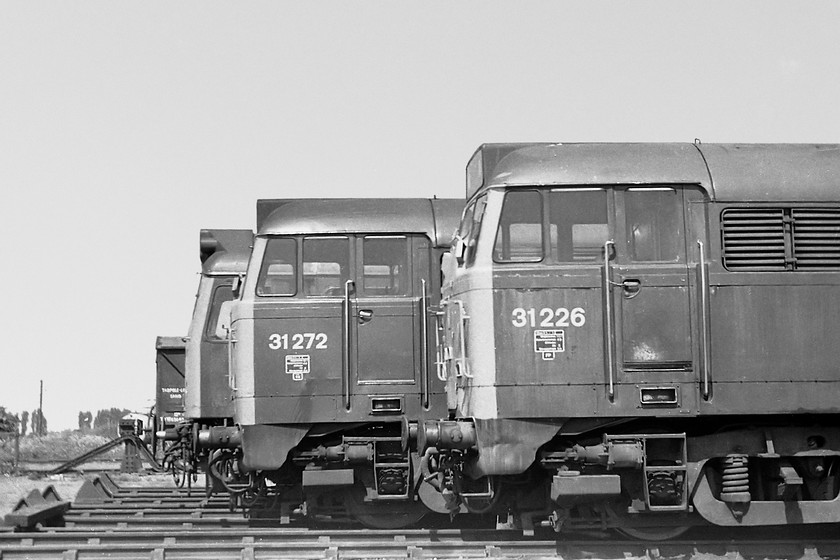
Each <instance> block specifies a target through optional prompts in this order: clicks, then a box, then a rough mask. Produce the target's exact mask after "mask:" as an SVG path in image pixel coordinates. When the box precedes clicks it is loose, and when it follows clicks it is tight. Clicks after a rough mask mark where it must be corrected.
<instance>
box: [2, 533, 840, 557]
mask: <svg viewBox="0 0 840 560" xmlns="http://www.w3.org/2000/svg"><path fill="white" fill-rule="evenodd" d="M0 551H2V556H0V557H2V558H3V559H4V560H8V559H16V558H28V559H33V560H37V559H41V558H62V559H75V560H81V559H85V558H102V557H103V555H106V557H108V558H150V559H153V560H159V559H164V558H166V559H180V558H208V559H217V558H238V559H242V558H244V559H249V558H255V559H256V558H298V559H303V558H329V559H341V558H345V559H350V558H353V559H357V558H358V559H362V558H364V559H373V558H388V559H390V558H415V559H419V558H437V559H449V558H488V557H489V558H516V559H536V558H543V559H545V558H563V559H567V558H574V559H580V558H598V559H605V560H606V559H621V560H629V559H636V558H639V559H641V558H645V559H656V558H663V559H664V558H674V559H680V560H712V559H717V558H720V559H726V560H732V559H735V558H774V559H776V558H778V559H782V558H784V559H791V560H799V559H807V560H818V559H834V558H838V557H840V539H838V538H834V539H824V540H821V541H811V542H800V541H791V540H776V541H773V540H771V541H768V540H760V541H753V540H751V541H739V542H723V543H722V542H720V540H717V539H713V540H679V541H673V542H670V541H669V542H667V543H656V544H651V543H641V542H639V541H627V540H597V539H585V540H581V539H579V538H573V539H568V540H565V539H561V540H553V539H540V538H523V537H522V536H521V535H519V534H518V533H513V532H499V531H489V530H486V531H468V530H458V529H449V530H433V531H429V530H403V531H372V530H349V531H348V530H342V531H338V530H329V531H316V530H308V529H253V528H246V529H230V528H227V529H216V530H213V531H207V530H202V529H182V530H165V531H145V530H122V531H113V530H109V531H100V530H88V531H72V532H67V531H48V532H42V533H34V534H19V533H12V534H0Z"/></svg>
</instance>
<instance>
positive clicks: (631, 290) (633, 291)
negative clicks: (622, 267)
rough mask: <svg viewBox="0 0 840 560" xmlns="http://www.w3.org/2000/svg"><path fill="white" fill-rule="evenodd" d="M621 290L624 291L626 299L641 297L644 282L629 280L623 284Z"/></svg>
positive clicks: (634, 279)
mask: <svg viewBox="0 0 840 560" xmlns="http://www.w3.org/2000/svg"><path fill="white" fill-rule="evenodd" d="M621 288H622V289H623V290H624V297H625V298H626V299H631V298H634V297H636V296H637V295H639V292H640V291H641V289H642V281H641V280H638V279H636V278H627V279H626V280H623V281H622V282H621Z"/></svg>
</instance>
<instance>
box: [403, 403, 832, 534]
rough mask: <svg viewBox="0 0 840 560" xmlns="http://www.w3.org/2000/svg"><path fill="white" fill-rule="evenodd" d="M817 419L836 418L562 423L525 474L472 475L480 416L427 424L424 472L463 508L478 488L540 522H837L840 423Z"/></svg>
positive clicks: (524, 520)
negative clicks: (593, 425) (569, 426)
mask: <svg viewBox="0 0 840 560" xmlns="http://www.w3.org/2000/svg"><path fill="white" fill-rule="evenodd" d="M753 420H754V419H753ZM819 420H825V421H828V422H830V421H831V419H830V418H814V417H794V418H791V419H787V425H785V424H784V423H783V422H785V420H784V419H780V418H768V419H767V420H766V422H765V423H763V425H760V426H757V427H756V426H749V427H740V426H739V423H738V421H739V419H729V422H726V423H724V422H723V421H722V420H720V419H714V420H712V419H709V420H707V422H708V425H707V426H701V425H700V424H698V423H696V422H694V423H692V422H690V421H687V422H683V423H682V424H681V426H682V427H685V428H689V429H691V431H690V432H689V435H687V434H686V433H685V432H683V433H668V434H663V433H655V432H654V433H651V432H635V431H634V430H633V428H634V427H635V428H644V427H645V426H644V425H642V424H640V423H639V422H635V423H633V422H632V421H631V422H628V423H627V424H625V425H623V426H621V429H620V430H619V429H618V427H616V428H615V429H616V432H613V433H609V434H608V433H605V432H600V433H589V434H577V435H574V434H568V433H567V432H564V430H562V429H561V430H559V432H558V434H557V436H555V437H554V438H552V439H551V441H548V442H546V443H545V445H543V446H542V447H541V448H540V449H539V451H538V452H537V454H536V456H537V462H536V463H535V464H534V465H532V466H531V467H529V469H528V470H527V471H526V472H523V473H516V474H514V473H511V474H508V475H504V476H484V477H481V478H478V479H475V478H470V477H469V475H468V474H467V473H469V472H470V465H471V464H475V463H476V462H477V459H478V457H479V456H480V455H481V454H482V453H483V452H484V450H485V448H484V445H483V444H482V439H483V438H482V434H481V433H480V431H481V429H480V426H481V423H480V422H479V423H474V421H473V420H471V419H461V420H457V421H445V422H426V423H425V424H424V426H423V427H422V429H421V434H420V438H419V439H420V442H421V444H420V445H421V448H422V447H425V448H426V452H425V455H424V459H425V460H426V461H427V462H429V463H431V464H433V465H435V466H436V468H437V472H436V473H435V475H436V476H435V478H434V479H431V477H429V476H424V479H425V480H427V481H429V480H432V484H433V485H434V486H435V487H436V488H437V489H438V490H439V491H440V492H441V493H442V494H443V495H445V496H447V504H448V506H449V508H450V511H451V512H453V513H456V512H457V511H458V507H459V506H460V505H462V504H465V505H466V509H467V510H469V511H474V510H475V499H476V498H475V497H476V495H477V493H476V490H475V489H476V488H482V487H484V488H485V493H484V494H483V495H482V498H483V499H484V500H485V502H486V503H487V504H488V506H492V507H488V511H489V510H491V509H492V511H493V512H494V513H497V514H501V515H504V514H512V515H513V517H514V518H515V520H516V523H518V524H519V525H520V526H524V527H528V526H533V524H534V520H539V521H538V522H540V523H541V524H543V525H550V526H552V527H554V528H555V529H556V530H560V529H561V528H564V527H565V528H577V529H582V528H589V529H592V528H597V527H599V526H600V527H602V528H608V527H613V528H619V529H620V528H627V527H630V528H633V527H639V528H644V527H648V528H654V527H687V526H690V525H696V524H705V523H711V524H714V525H721V526H767V525H796V524H818V523H837V522H840V428H838V427H837V426H831V425H830V426H829V427H824V426H820V425H812V424H809V422H814V421H819ZM502 422H504V421H502ZM477 428H478V429H477ZM496 429H497V430H498V428H496ZM701 430H702V431H701ZM455 434H459V435H455ZM463 434H467V437H466V438H465V437H463ZM484 439H485V441H486V437H485V438H484ZM465 441H466V443H463V442H465ZM497 443H498V442H496V444H497ZM494 445H495V444H494ZM424 470H428V468H426V469H424ZM424 475H425V472H424ZM523 477H527V478H528V480H529V484H528V486H527V487H523V485H522V480H523ZM535 487H539V488H541V489H542V490H541V492H542V496H541V497H537V498H535V490H534V488H535ZM465 489H466V490H465ZM651 534H652V535H654V534H658V533H655V532H654V533H651ZM635 536H639V535H638V534H637V535H635Z"/></svg>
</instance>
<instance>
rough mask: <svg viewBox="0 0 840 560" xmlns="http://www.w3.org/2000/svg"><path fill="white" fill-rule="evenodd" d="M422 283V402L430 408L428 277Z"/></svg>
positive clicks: (426, 407)
mask: <svg viewBox="0 0 840 560" xmlns="http://www.w3.org/2000/svg"><path fill="white" fill-rule="evenodd" d="M420 285H421V287H422V289H423V294H422V295H421V296H420V313H421V322H420V402H421V404H422V405H423V408H425V409H428V408H429V357H428V355H427V354H428V352H429V339H428V337H429V324H428V317H427V315H428V313H429V310H428V307H429V301H428V296H427V295H426V279H425V278H422V279H421V280H420Z"/></svg>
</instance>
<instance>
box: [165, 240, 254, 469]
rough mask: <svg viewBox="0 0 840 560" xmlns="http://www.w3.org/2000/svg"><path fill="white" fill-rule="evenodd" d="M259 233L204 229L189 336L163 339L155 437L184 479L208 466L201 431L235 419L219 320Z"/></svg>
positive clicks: (204, 432)
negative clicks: (218, 329)
mask: <svg viewBox="0 0 840 560" xmlns="http://www.w3.org/2000/svg"><path fill="white" fill-rule="evenodd" d="M253 238H254V233H253V232H252V231H251V230H235V229H202V230H201V231H200V234H199V257H200V260H201V274H200V279H199V284H198V291H197V293H196V299H195V307H194V309H193V315H192V319H191V321H190V325H189V329H188V336H186V337H184V338H180V337H159V338H158V341H157V345H156V350H157V403H156V410H157V416H158V426H157V432H156V433H155V436H156V437H155V440H160V441H162V442H163V443H164V463H165V465H166V467H167V468H168V470H170V471H171V472H172V474H173V476H174V478H175V480H176V482H177V483H178V484H179V485H183V484H184V483H185V482H190V481H191V480H190V479H191V477H195V476H196V475H197V474H198V472H199V470H203V469H205V468H206V467H207V463H208V459H209V458H210V455H211V451H210V449H209V448H208V447H207V446H206V445H201V442H200V441H199V434H202V435H203V436H204V437H205V439H206V436H207V434H209V433H210V431H211V430H215V429H216V428H218V427H224V426H229V425H232V424H233V400H232V398H231V390H230V382H229V380H228V373H229V368H228V345H227V340H226V338H225V334H224V333H221V334H220V333H218V332H217V330H216V325H217V323H218V319H219V313H220V311H221V308H222V304H223V303H225V302H227V301H230V300H232V299H233V293H234V288H235V287H236V286H237V285H238V283H239V282H241V280H242V277H243V276H244V274H245V269H246V266H247V264H248V257H249V256H250V254H251V245H252V242H253Z"/></svg>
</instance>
